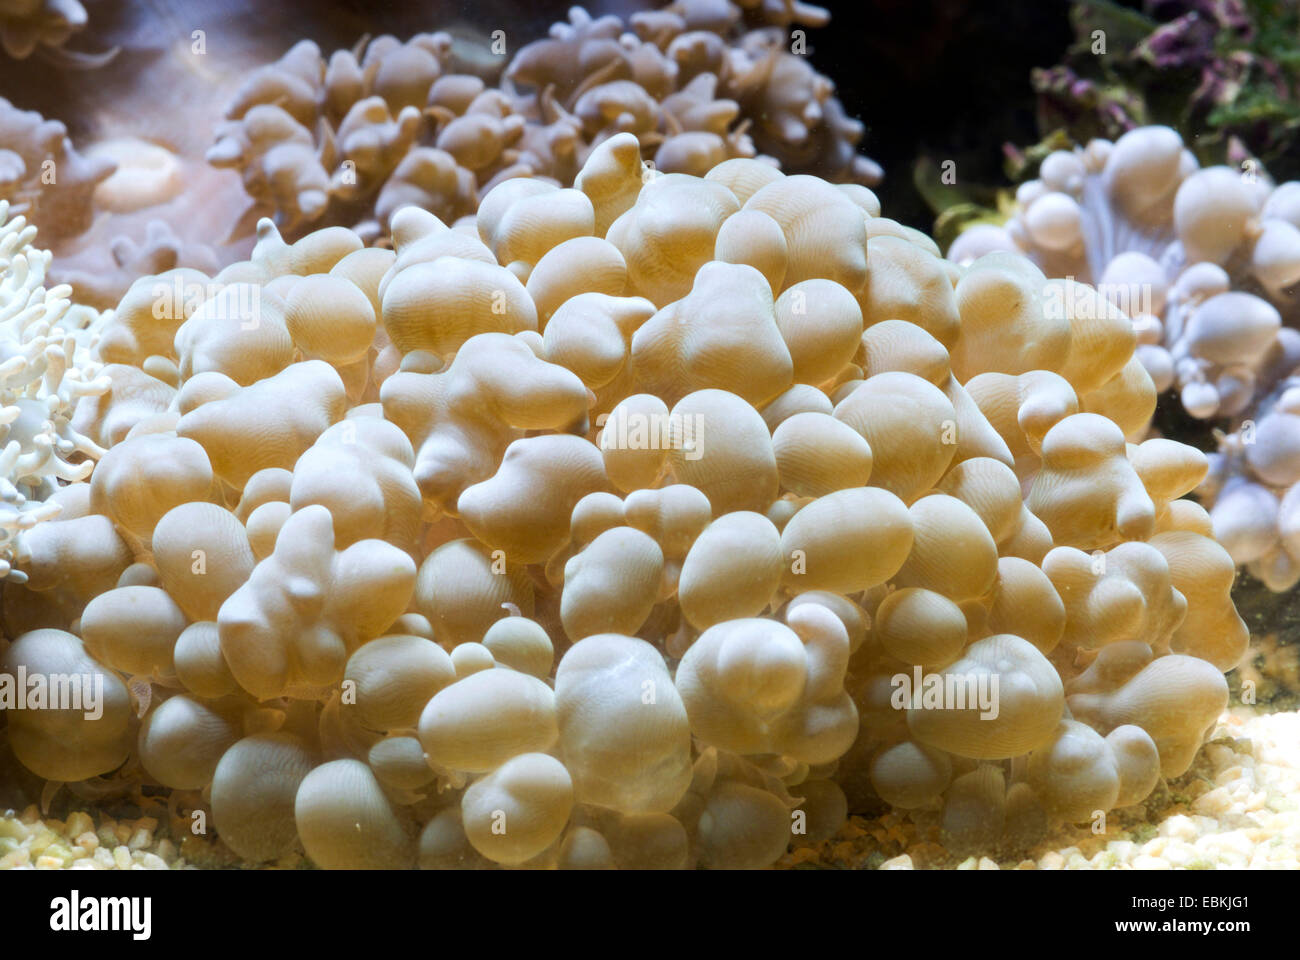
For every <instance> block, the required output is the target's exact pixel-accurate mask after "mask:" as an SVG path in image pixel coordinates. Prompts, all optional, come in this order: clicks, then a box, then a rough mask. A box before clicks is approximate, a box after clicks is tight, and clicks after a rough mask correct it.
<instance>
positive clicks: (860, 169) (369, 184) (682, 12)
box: [208, 0, 880, 235]
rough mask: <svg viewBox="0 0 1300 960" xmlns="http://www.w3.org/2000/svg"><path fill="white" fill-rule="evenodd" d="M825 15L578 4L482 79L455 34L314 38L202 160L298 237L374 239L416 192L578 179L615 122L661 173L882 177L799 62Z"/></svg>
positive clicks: (270, 75) (434, 197) (255, 91)
mask: <svg viewBox="0 0 1300 960" xmlns="http://www.w3.org/2000/svg"><path fill="white" fill-rule="evenodd" d="M826 20H827V13H826V11H824V10H821V9H820V8H816V7H809V6H804V5H795V6H793V7H790V8H788V9H787V8H784V7H773V8H769V7H768V6H765V5H759V6H756V7H754V8H753V9H751V10H742V9H741V8H740V7H737V6H735V5H732V4H726V5H723V6H717V5H710V4H703V3H697V2H693V0H682V2H679V3H675V4H670V5H669V6H667V7H664V8H661V9H658V10H654V11H648V12H644V13H636V14H633V15H631V17H629V18H628V19H627V21H626V22H625V21H624V20H622V19H620V18H619V17H616V16H612V15H607V16H603V17H593V16H592V15H590V14H588V13H587V12H586V11H585V10H583V9H582V8H576V7H575V8H574V9H573V10H571V11H570V14H569V21H568V22H567V23H559V24H555V25H554V26H553V27H552V28H551V31H550V33H551V36H550V38H549V39H545V40H538V41H535V42H533V43H529V44H527V45H525V46H524V47H522V48H520V49H519V50H518V51H517V52H516V53H514V55H513V57H512V58H511V59H510V60H509V63H508V64H504V53H505V49H506V48H505V40H504V33H503V37H502V38H494V39H493V41H492V46H491V48H490V49H491V52H490V54H488V55H486V56H485V57H484V59H486V60H487V62H488V64H489V65H490V66H489V68H488V69H487V70H486V71H482V70H481V71H480V72H482V73H483V74H484V75H483V76H482V77H480V76H477V75H475V74H474V73H471V72H469V68H472V67H474V66H476V64H473V63H467V62H466V55H465V54H463V53H461V52H459V51H458V50H457V49H456V46H455V43H454V41H453V38H452V36H451V35H450V34H447V33H432V34H421V35H418V36H416V37H414V38H412V39H411V40H409V41H406V42H405V43H401V42H399V41H398V40H396V39H395V38H393V37H389V36H384V37H380V38H378V39H376V40H374V41H371V42H369V43H366V44H363V45H360V46H358V48H357V49H356V50H354V51H346V50H340V51H336V52H335V53H334V54H332V55H331V56H330V57H329V59H328V62H327V61H326V59H325V58H324V57H323V56H322V54H321V52H320V50H319V48H318V47H317V46H316V45H315V44H313V43H310V42H307V41H304V42H303V43H300V44H298V45H297V46H295V47H294V48H293V49H292V50H290V51H289V52H288V53H286V54H285V55H284V56H283V57H282V58H281V59H280V60H279V61H277V62H276V63H275V64H272V65H270V66H268V67H266V68H264V69H262V70H260V71H257V72H256V73H255V74H254V75H253V76H252V77H250V78H249V80H248V82H247V83H246V84H245V85H244V87H243V89H242V90H241V91H240V92H239V93H238V94H237V95H236V97H235V99H234V101H233V102H232V103H231V104H230V106H229V108H228V109H227V113H226V115H227V117H228V121H229V122H227V123H226V124H224V125H223V126H222V127H221V128H220V129H219V130H218V133H217V142H216V144H215V145H214V146H213V147H212V149H211V150H210V151H209V153H208V159H209V160H210V161H211V162H212V163H214V164H216V165H218V166H223V167H234V168H236V169H238V170H239V171H240V172H241V175H242V177H243V181H244V184H245V187H246V188H247V189H248V191H249V193H250V194H251V195H252V196H253V198H254V200H255V201H256V203H255V206H254V208H253V210H251V211H250V217H251V218H252V219H255V218H256V217H258V216H262V215H266V214H271V213H273V214H275V215H276V217H277V219H278V221H279V223H280V226H281V228H282V229H284V230H285V231H286V232H288V233H291V234H293V233H297V232H301V230H302V229H303V228H304V227H305V226H306V225H308V224H320V223H323V222H335V223H344V224H347V225H359V229H360V230H361V232H362V233H363V234H364V235H374V234H377V233H379V232H381V231H382V225H383V224H384V223H386V221H387V218H388V216H389V214H391V213H392V211H393V210H394V209H395V208H396V206H397V205H398V204H400V203H411V202H414V203H419V204H420V205H422V206H424V207H425V208H426V209H430V210H432V211H433V212H435V213H437V214H438V215H439V216H441V217H442V218H443V219H444V220H446V221H447V222H452V221H454V220H455V219H456V218H457V217H459V216H462V215H464V214H467V213H471V212H473V210H474V209H475V208H476V206H477V202H478V199H479V197H480V196H482V195H484V194H486V193H487V192H488V191H489V190H490V189H491V187H492V186H493V185H494V184H495V183H497V182H499V181H500V180H502V179H505V178H507V177H512V176H540V177H545V178H548V179H551V180H554V181H556V182H559V183H560V184H561V185H565V186H567V185H569V184H571V183H572V182H573V178H574V176H575V175H576V173H577V171H578V170H579V169H580V168H581V167H582V165H583V164H584V163H585V162H586V160H587V157H588V156H589V155H590V153H591V151H592V150H593V149H594V148H595V147H596V146H598V145H599V144H600V143H602V142H603V141H604V140H605V139H607V138H608V137H610V136H612V135H613V134H615V133H620V132H627V133H634V134H636V135H637V137H638V140H639V142H640V145H641V153H642V156H643V158H644V159H646V160H652V161H653V162H654V163H655V165H656V167H657V168H658V169H660V170H663V171H664V172H670V173H671V172H686V173H695V174H702V173H704V172H705V171H707V170H708V169H709V168H711V167H712V166H714V165H716V164H717V163H719V162H721V161H722V160H725V159H728V158H731V157H752V156H755V154H756V152H757V151H762V152H763V153H764V154H767V155H770V156H771V157H772V159H773V160H775V161H776V162H779V163H781V164H782V165H783V166H784V168H785V169H786V170H787V171H788V172H792V173H798V172H805V171H807V172H817V173H819V174H821V175H823V176H826V177H827V178H829V179H832V180H843V181H848V182H858V183H863V184H874V183H875V182H877V181H878V180H879V179H880V169H879V168H878V167H877V166H876V165H875V164H874V163H872V162H871V161H870V160H868V159H867V158H865V157H861V156H858V155H857V154H856V153H855V147H856V145H857V143H858V141H859V140H860V139H861V137H862V133H863V127H862V125H861V123H859V122H857V121H855V120H852V119H850V118H849V117H848V116H846V114H845V112H844V110H843V108H842V107H841V106H840V104H839V101H838V100H836V99H835V98H834V96H833V89H834V88H833V85H832V83H831V81H830V80H829V79H828V78H826V77H825V76H823V75H820V74H818V73H816V72H815V71H814V70H813V69H812V68H811V66H809V64H808V62H807V57H806V56H804V54H806V52H807V43H806V39H805V37H806V33H805V31H804V30H803V29H801V28H802V27H805V26H822V25H824V23H825V22H826ZM769 24H770V25H769ZM791 27H794V28H796V29H797V30H798V32H797V33H796V34H795V35H794V37H795V38H794V39H793V40H791V39H790V36H789V35H787V32H786V31H787V29H789V28H791ZM498 47H499V48H500V49H498ZM787 47H789V48H790V49H787ZM791 49H792V50H793V51H794V52H791ZM494 61H495V62H494ZM497 82H499V85H500V88H499V89H495V88H494V86H493V84H495V83H497ZM327 211H329V213H328V215H327ZM322 218H324V220H322ZM249 222H250V223H251V219H250V221H249Z"/></svg>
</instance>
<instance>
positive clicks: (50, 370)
mask: <svg viewBox="0 0 1300 960" xmlns="http://www.w3.org/2000/svg"><path fill="white" fill-rule="evenodd" d="M0 224H3V226H0V580H3V579H5V578H10V579H11V580H13V581H17V582H22V581H23V580H25V579H26V577H25V575H24V574H22V573H20V572H18V571H15V570H13V569H12V567H13V562H14V551H15V546H16V542H17V538H18V535H19V534H20V533H21V532H22V531H25V530H30V529H31V528H32V527H33V526H34V525H35V524H36V523H38V522H39V521H41V520H46V519H49V518H50V517H52V516H55V515H57V513H58V512H59V507H58V506H57V505H55V504H54V503H51V502H47V501H48V498H49V497H50V496H51V495H52V494H53V493H55V491H57V490H58V489H59V487H60V481H78V480H85V479H86V478H87V477H88V476H90V471H91V470H92V469H93V467H94V460H95V459H97V458H98V457H99V456H101V455H102V454H103V453H104V450H103V449H102V448H101V447H100V446H99V445H98V444H97V443H95V442H94V441H93V440H91V439H90V438H88V437H86V436H85V435H83V434H81V433H79V432H77V431H76V430H74V429H73V427H72V414H73V410H74V408H75V407H76V405H77V403H78V402H79V401H80V400H81V398H83V397H96V396H100V395H102V394H103V393H105V392H107V391H108V388H109V381H108V378H107V377H104V376H102V375H101V373H100V371H101V368H102V366H103V365H102V364H101V363H99V362H98V361H96V360H93V359H92V358H91V347H92V345H93V342H94V338H95V337H97V335H98V334H97V330H98V329H99V328H100V327H102V325H103V323H104V322H105V321H106V320H107V317H106V316H104V315H101V314H100V313H99V312H98V311H95V310H89V309H87V308H85V307H81V306H74V305H73V304H72V303H71V302H70V301H69V300H68V294H69V290H68V288H67V287H64V286H60V287H53V288H51V289H49V290H47V289H45V272H46V270H47V269H48V268H49V265H50V254H49V252H48V251H46V250H38V249H37V248H36V247H34V246H32V242H33V241H34V240H35V239H36V228H35V227H33V226H30V225H29V224H28V223H27V221H26V219H25V218H24V217H21V216H16V217H12V218H11V217H10V216H9V204H8V202H7V201H3V200H0Z"/></svg>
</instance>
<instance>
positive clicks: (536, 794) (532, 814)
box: [461, 753, 573, 864]
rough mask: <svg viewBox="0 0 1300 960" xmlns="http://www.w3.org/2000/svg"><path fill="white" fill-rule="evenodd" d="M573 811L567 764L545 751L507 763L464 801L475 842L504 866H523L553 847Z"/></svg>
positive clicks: (471, 790)
mask: <svg viewBox="0 0 1300 960" xmlns="http://www.w3.org/2000/svg"><path fill="white" fill-rule="evenodd" d="M572 808H573V780H572V779H571V778H570V776H569V773H568V771H567V770H565V768H564V766H563V764H561V763H560V762H559V761H558V760H556V759H555V758H554V757H548V756H546V755H545V754H542V753H525V754H522V755H520V756H517V757H515V758H513V759H512V760H509V761H507V762H506V763H504V764H502V765H501V766H500V767H498V768H497V769H496V770H494V771H493V772H492V773H490V774H488V775H487V776H486V777H484V778H483V779H481V780H476V781H475V782H474V783H472V784H470V786H469V788H468V789H467V790H466V791H465V794H464V796H463V798H462V799H461V816H462V818H463V820H464V823H465V835H466V836H467V837H468V838H469V842H470V843H471V844H473V846H474V849H475V850H477V851H478V852H479V853H481V854H482V855H483V856H485V857H487V858H488V859H489V860H493V861H495V862H497V863H503V864H517V863H523V862H524V861H525V860H528V859H531V858H532V857H534V856H536V855H537V854H539V853H541V852H542V851H543V850H545V849H546V848H547V847H549V846H550V845H551V844H552V843H553V842H554V841H555V840H557V839H558V838H559V836H560V834H561V833H562V832H563V830H564V826H565V824H566V823H567V822H568V819H569V812H570V810H571V809H572ZM494 825H495V828H494Z"/></svg>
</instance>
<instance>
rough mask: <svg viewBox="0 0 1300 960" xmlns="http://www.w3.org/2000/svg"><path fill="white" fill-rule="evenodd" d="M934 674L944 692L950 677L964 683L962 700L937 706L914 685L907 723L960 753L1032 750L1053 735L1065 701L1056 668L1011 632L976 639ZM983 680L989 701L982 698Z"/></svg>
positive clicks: (984, 755) (988, 755) (977, 755)
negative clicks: (994, 682)
mask: <svg viewBox="0 0 1300 960" xmlns="http://www.w3.org/2000/svg"><path fill="white" fill-rule="evenodd" d="M934 676H935V677H936V682H937V683H938V685H939V687H938V688H937V689H943V690H944V696H945V697H947V696H948V693H947V688H948V687H949V686H951V684H950V683H949V678H955V679H954V681H953V682H954V683H959V684H964V686H963V687H962V694H963V704H960V705H959V704H957V703H955V702H949V703H947V707H946V708H941V709H934V708H933V707H930V706H927V705H926V703H925V699H924V690H921V691H913V696H914V697H915V698H916V700H915V701H914V705H912V706H910V707H909V709H908V711H907V725H908V728H909V729H910V730H911V731H912V734H913V736H915V737H916V739H918V740H920V741H921V742H922V743H925V744H928V745H930V746H933V747H937V748H939V749H941V750H945V751H947V752H948V753H955V754H957V755H958V756H963V757H971V758H974V759H980V760H992V759H1001V758H1006V757H1015V756H1019V755H1020V754H1023V753H1028V752H1029V751H1030V750H1033V749H1035V748H1037V747H1039V746H1041V745H1043V744H1044V743H1046V742H1047V741H1048V740H1049V739H1050V738H1051V736H1052V734H1053V731H1054V730H1055V729H1056V725H1057V722H1058V721H1059V720H1060V718H1061V712H1062V710H1063V708H1064V706H1065V692H1064V689H1063V688H1062V686H1061V678H1060V677H1059V676H1058V675H1057V672H1056V670H1055V668H1053V667H1052V665H1051V664H1050V663H1049V662H1048V661H1047V659H1046V658H1045V657H1044V656H1043V655H1042V654H1041V653H1040V652H1039V651H1038V649H1037V648H1036V647H1035V646H1034V645H1033V644H1031V643H1029V641H1027V640H1022V639H1021V638H1020V637H1016V636H1012V635H1010V634H998V635H996V636H992V637H986V638H985V639H983V640H977V641H975V642H974V643H972V644H971V645H970V646H968V647H967V648H966V650H965V653H964V655H963V656H962V657H961V658H960V659H958V660H956V661H954V662H953V663H951V664H949V665H948V666H946V667H944V668H943V670H942V671H940V672H938V673H937V674H935V675H934ZM994 677H996V678H997V680H998V692H997V694H996V695H992V686H991V684H992V680H993V678H994ZM980 682H983V683H984V684H985V686H986V688H987V689H986V690H985V697H984V700H985V701H987V702H982V701H981V700H980V696H979V690H978V684H979V683H980ZM972 684H975V685H976V686H975V688H972ZM954 692H955V690H954Z"/></svg>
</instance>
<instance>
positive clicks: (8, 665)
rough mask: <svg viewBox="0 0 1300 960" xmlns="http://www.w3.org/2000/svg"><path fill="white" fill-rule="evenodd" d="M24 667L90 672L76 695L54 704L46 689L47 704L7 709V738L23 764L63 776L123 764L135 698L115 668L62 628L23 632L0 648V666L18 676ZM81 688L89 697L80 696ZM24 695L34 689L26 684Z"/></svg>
mask: <svg viewBox="0 0 1300 960" xmlns="http://www.w3.org/2000/svg"><path fill="white" fill-rule="evenodd" d="M20 670H23V671H26V673H27V674H28V675H30V676H41V677H53V676H56V675H59V676H69V677H74V678H78V679H79V678H81V677H85V678H87V680H85V681H81V682H80V683H77V684H74V685H73V692H74V693H75V694H76V695H78V696H77V699H73V700H71V701H70V702H68V703H67V704H66V705H62V704H54V703H53V702H52V701H50V700H49V699H47V697H46V696H44V695H43V696H42V700H44V701H45V706H46V709H26V710H6V711H5V715H6V717H7V722H8V729H9V743H10V746H11V748H12V749H13V752H14V755H15V756H16V757H17V758H18V759H19V761H20V762H21V763H22V764H23V766H25V767H26V768H27V769H28V770H31V771H32V772H33V773H35V774H36V775H37V776H40V777H44V778H46V779H48V780H55V781H60V782H64V781H67V782H74V781H78V780H86V779H89V778H91V777H96V776H99V775H101V774H106V773H109V772H110V771H112V770H114V769H116V768H117V767H119V766H121V764H122V762H123V761H124V760H125V759H126V757H127V755H128V754H129V753H130V750H131V742H130V734H129V726H128V725H129V718H130V714H131V699H130V695H129V694H128V692H127V688H126V685H125V684H123V683H122V681H121V680H120V679H119V678H118V675H117V674H116V673H114V672H113V671H111V670H109V669H108V668H107V667H105V666H104V665H103V664H102V663H101V662H98V661H97V660H95V659H93V658H92V656H91V654H90V653H89V651H88V650H87V649H86V648H85V647H84V646H83V645H82V642H81V641H80V640H79V639H77V637H76V636H74V635H73V634H70V633H66V632H64V631H62V630H35V631H32V632H30V633H25V634H23V635H22V636H19V637H18V638H17V639H15V640H14V642H13V643H11V644H10V645H9V647H8V648H7V649H6V650H4V651H2V652H0V672H3V673H4V674H7V675H8V676H9V677H17V676H18V673H19V671H20ZM87 682H88V683H89V684H90V686H89V687H88V688H87V687H86V686H85V684H86V683H87ZM43 689H45V690H46V694H52V693H53V691H50V690H48V688H44V686H43ZM83 691H84V696H85V697H86V698H87V699H81V696H82V695H83ZM23 695H24V696H28V697H34V696H36V693H35V691H34V690H25V691H23ZM94 697H100V698H101V699H100V700H99V704H98V710H96V708H95V705H94V704H93V703H92V702H90V698H94ZM79 699H81V702H80V703H79V702H78V700H79ZM31 702H33V701H28V703H29V705H30V703H31ZM96 713H98V716H96V715H95V714H96Z"/></svg>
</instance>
